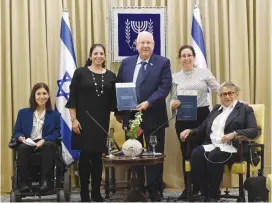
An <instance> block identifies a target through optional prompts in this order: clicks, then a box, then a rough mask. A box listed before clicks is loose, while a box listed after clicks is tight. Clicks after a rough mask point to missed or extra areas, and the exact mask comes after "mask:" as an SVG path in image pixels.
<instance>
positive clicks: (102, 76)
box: [91, 68, 104, 97]
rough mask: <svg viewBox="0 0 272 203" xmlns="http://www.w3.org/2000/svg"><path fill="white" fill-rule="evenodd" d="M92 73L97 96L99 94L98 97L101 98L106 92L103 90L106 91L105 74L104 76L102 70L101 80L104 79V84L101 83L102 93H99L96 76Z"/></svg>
mask: <svg viewBox="0 0 272 203" xmlns="http://www.w3.org/2000/svg"><path fill="white" fill-rule="evenodd" d="M91 73H92V76H93V81H94V85H95V91H96V94H97V96H98V97H100V96H101V95H102V94H103V92H104V91H103V89H104V74H103V69H102V68H101V78H102V82H101V91H100V93H99V91H98V87H97V82H96V80H95V77H94V74H93V72H92V71H91Z"/></svg>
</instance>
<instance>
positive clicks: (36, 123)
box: [30, 110, 45, 140]
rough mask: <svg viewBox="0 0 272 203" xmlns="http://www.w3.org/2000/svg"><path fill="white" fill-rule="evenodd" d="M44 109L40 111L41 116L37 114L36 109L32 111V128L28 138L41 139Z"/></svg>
mask: <svg viewBox="0 0 272 203" xmlns="http://www.w3.org/2000/svg"><path fill="white" fill-rule="evenodd" d="M44 117H45V110H44V111H43V112H42V114H41V116H40V117H39V116H38V111H37V110H36V111H34V114H33V128H32V131H31V135H30V138H31V139H32V140H38V139H42V130H43V124H44Z"/></svg>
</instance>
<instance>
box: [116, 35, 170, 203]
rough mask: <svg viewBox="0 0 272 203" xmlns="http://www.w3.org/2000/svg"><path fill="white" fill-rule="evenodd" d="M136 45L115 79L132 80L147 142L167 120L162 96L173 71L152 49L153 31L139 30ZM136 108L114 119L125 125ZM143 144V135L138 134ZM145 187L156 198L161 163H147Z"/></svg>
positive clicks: (159, 136) (162, 132)
mask: <svg viewBox="0 0 272 203" xmlns="http://www.w3.org/2000/svg"><path fill="white" fill-rule="evenodd" d="M136 48H137V50H138V52H139V55H135V56H130V57H128V58H126V59H124V60H123V61H122V63H121V65H120V68H119V72H118V75H117V82H120V83H124V82H134V83H135V84H136V93H137V100H138V106H137V110H138V111H142V112H143V122H142V128H143V130H144V138H145V141H146V143H147V146H149V136H150V134H151V133H152V132H153V131H155V130H156V129H157V128H158V127H160V126H161V125H162V124H163V123H165V122H167V120H168V117H167V111H166V103H165V99H166V97H167V95H168V93H169V91H170V88H171V84H172V75H171V69H170V60H169V59H168V58H165V57H162V56H158V55H156V54H154V53H153V50H154V39H153V35H152V34H151V33H149V32H147V31H143V32H140V33H139V35H138V37H137V40H136ZM134 114H135V112H132V111H124V112H122V113H120V112H119V113H117V114H116V119H117V120H118V121H120V122H123V126H124V127H127V126H128V123H129V120H130V119H133V118H134ZM165 127H168V123H167V124H166V125H165V126H163V127H161V128H160V129H159V130H158V131H156V133H155V135H156V136H157V141H158V143H157V145H156V152H161V153H164V137H165ZM140 141H141V142H142V144H143V138H142V137H140ZM146 174H147V187H148V191H149V193H150V197H151V199H152V200H155V201H159V200H160V195H159V193H158V191H159V190H160V189H161V185H162V174H163V164H157V165H153V166H148V167H146ZM140 177H141V178H140V179H141V180H140V186H143V184H144V179H143V175H140Z"/></svg>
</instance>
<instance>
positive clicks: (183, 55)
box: [180, 54, 193, 58]
mask: <svg viewBox="0 0 272 203" xmlns="http://www.w3.org/2000/svg"><path fill="white" fill-rule="evenodd" d="M192 56H193V55H192V54H182V55H181V56H180V57H181V58H186V57H187V58H190V57H192Z"/></svg>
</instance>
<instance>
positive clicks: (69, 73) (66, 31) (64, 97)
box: [56, 10, 79, 165]
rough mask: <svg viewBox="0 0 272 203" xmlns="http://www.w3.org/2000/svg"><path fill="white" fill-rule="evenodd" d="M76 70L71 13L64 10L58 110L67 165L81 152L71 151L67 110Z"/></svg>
mask: <svg viewBox="0 0 272 203" xmlns="http://www.w3.org/2000/svg"><path fill="white" fill-rule="evenodd" d="M75 69H76V56H75V51H74V45H73V39H72V33H71V28H70V23H69V13H68V11H67V10H64V11H63V14H62V19H61V31H60V66H59V77H58V81H57V84H58V92H57V98H56V110H57V111H58V112H59V113H60V114H61V136H62V157H63V159H64V162H65V164H66V165H70V164H72V163H73V162H74V161H76V160H77V159H78V157H79V151H75V150H71V137H72V123H71V121H70V114H69V110H68V109H67V108H65V105H66V103H67V101H68V98H69V92H70V90H69V86H70V83H71V80H72V77H73V75H74V72H75Z"/></svg>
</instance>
